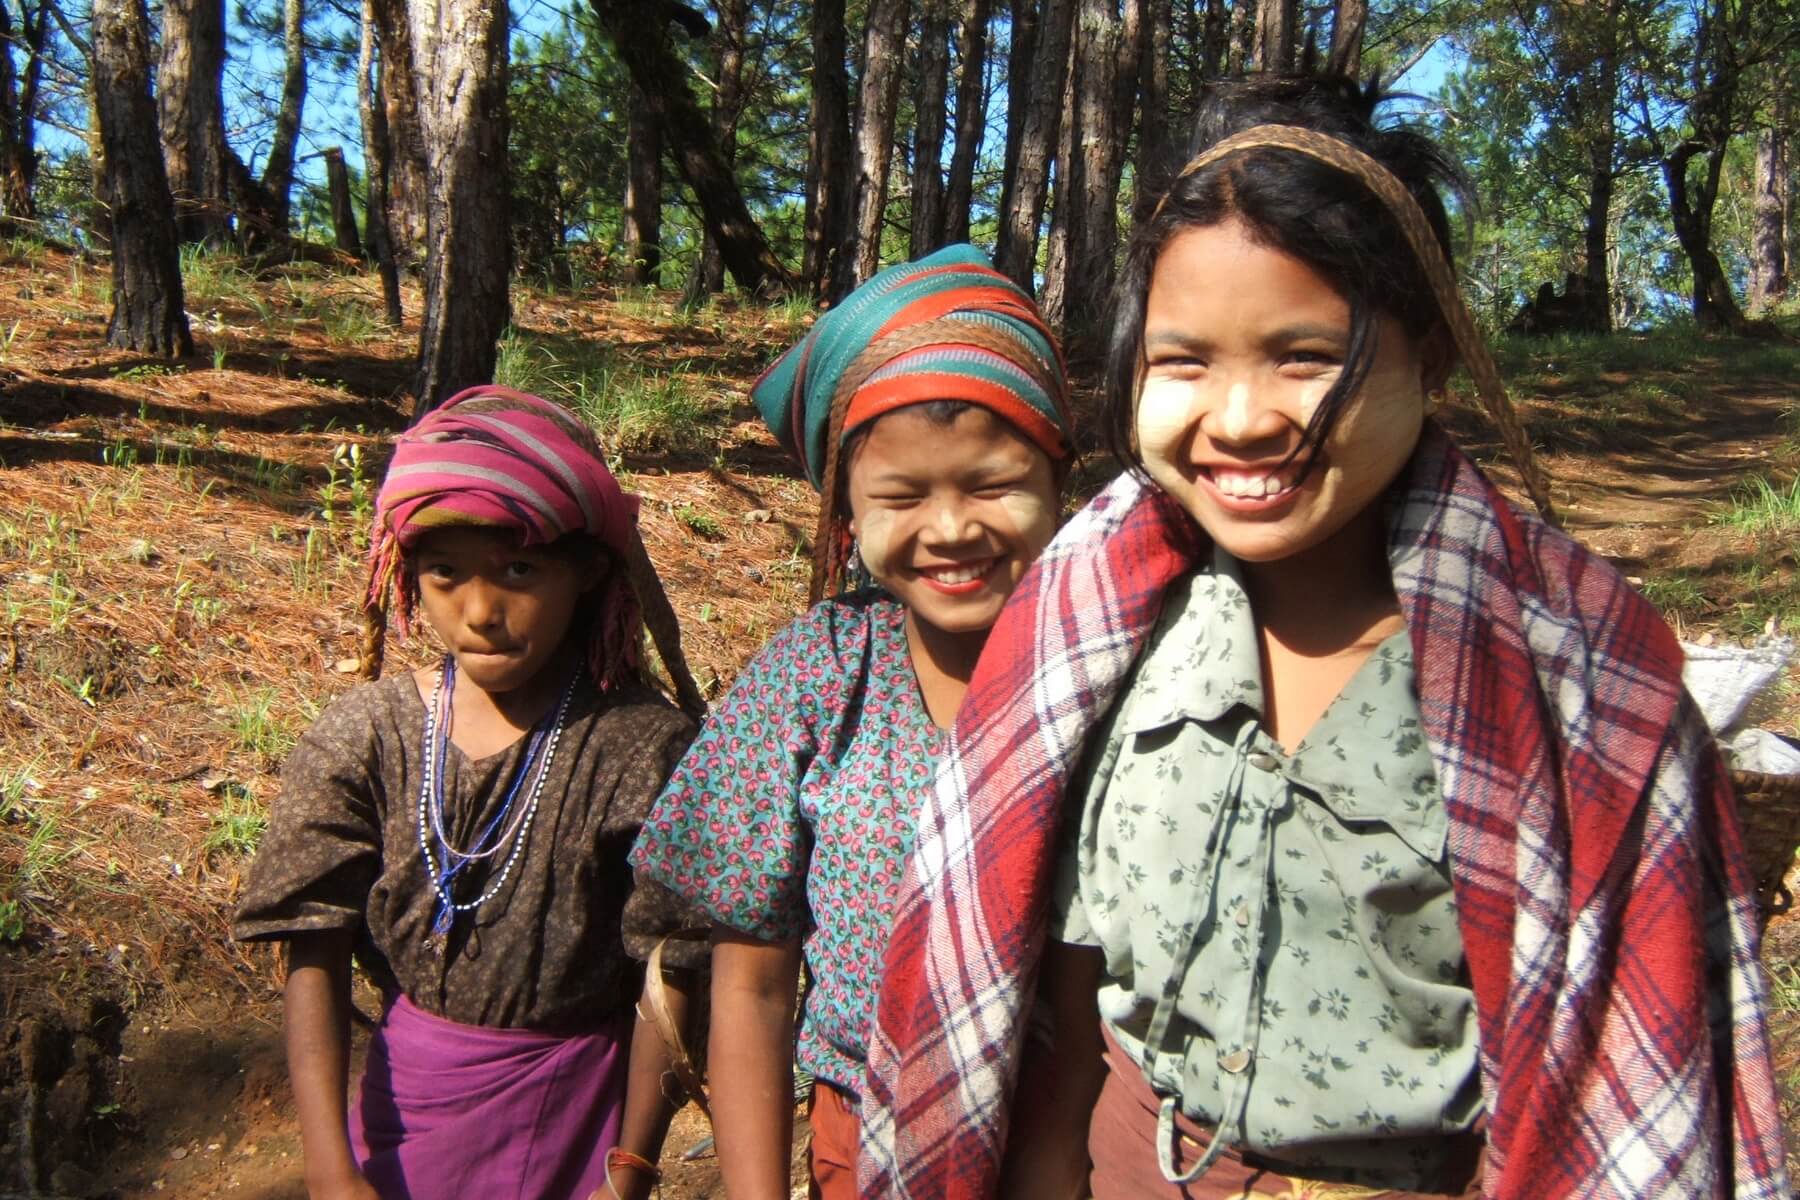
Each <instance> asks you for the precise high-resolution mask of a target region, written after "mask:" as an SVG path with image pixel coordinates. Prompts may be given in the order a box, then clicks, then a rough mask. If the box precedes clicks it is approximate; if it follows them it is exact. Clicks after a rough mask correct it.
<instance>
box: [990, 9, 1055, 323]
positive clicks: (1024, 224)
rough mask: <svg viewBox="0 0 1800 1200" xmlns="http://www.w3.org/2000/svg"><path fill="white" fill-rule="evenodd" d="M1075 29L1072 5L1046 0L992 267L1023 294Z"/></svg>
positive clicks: (1032, 265)
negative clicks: (1030, 84)
mask: <svg viewBox="0 0 1800 1200" xmlns="http://www.w3.org/2000/svg"><path fill="white" fill-rule="evenodd" d="M1074 23H1075V0H1044V10H1043V17H1042V20H1041V22H1040V24H1039V25H1038V30H1037V44H1036V46H1035V47H1034V52H1033V54H1032V64H1031V75H1032V80H1033V83H1032V86H1031V92H1030V96H1029V98H1028V101H1027V105H1026V111H1025V115H1024V118H1023V124H1022V125H1021V127H1020V130H1019V155H1018V161H1017V162H1016V163H1015V164H1014V166H1013V171H1012V175H1013V180H1012V188H1011V191H1010V196H1009V200H1008V202H1007V203H1006V204H1005V205H1004V206H1003V207H1002V209H1001V212H1000V237H999V240H998V243H997V244H996V246H995V248H994V265H995V266H996V267H998V268H999V270H1000V271H1001V273H1002V274H1004V275H1006V276H1007V277H1008V278H1010V279H1012V280H1013V282H1015V283H1017V284H1018V285H1019V286H1020V287H1022V288H1024V289H1025V290H1026V291H1027V292H1030V291H1033V290H1034V289H1033V282H1034V281H1033V279H1032V276H1033V273H1034V272H1035V271H1036V268H1037V244H1038V228H1039V226H1040V224H1041V223H1042V221H1043V216H1044V197H1045V192H1046V189H1047V185H1048V184H1049V180H1050V164H1051V160H1052V158H1053V156H1054V150H1055V147H1056V143H1057V136H1058V134H1059V132H1060V130H1061V126H1062V93H1063V84H1064V82H1065V80H1066V78H1067V75H1068V61H1069V43H1070V41H1071V40H1072V34H1073V31H1074Z"/></svg>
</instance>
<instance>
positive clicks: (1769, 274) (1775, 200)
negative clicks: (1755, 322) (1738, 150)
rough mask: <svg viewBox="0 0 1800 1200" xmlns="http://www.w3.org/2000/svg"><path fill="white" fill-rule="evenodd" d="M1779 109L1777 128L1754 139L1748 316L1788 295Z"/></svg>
mask: <svg viewBox="0 0 1800 1200" xmlns="http://www.w3.org/2000/svg"><path fill="white" fill-rule="evenodd" d="M1782 115H1783V114H1782V106H1780V105H1777V107H1776V119H1777V124H1776V127H1775V128H1773V129H1765V130H1763V131H1762V133H1760V134H1759V135H1757V139H1756V182H1755V193H1754V198H1753V201H1752V204H1753V208H1752V215H1751V218H1750V297H1749V306H1750V311H1751V312H1761V311H1762V310H1764V309H1766V308H1768V307H1769V306H1770V305H1772V304H1775V303H1777V302H1778V301H1780V300H1781V298H1782V297H1783V296H1784V295H1786V294H1787V289H1788V269H1787V264H1788V255H1787V217H1788V207H1789V195H1790V193H1789V187H1790V182H1791V178H1792V175H1791V171H1790V168H1789V166H1788V137H1789V133H1788V131H1787V130H1786V129H1783V128H1781V121H1780V118H1781V116H1782Z"/></svg>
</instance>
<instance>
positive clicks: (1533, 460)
mask: <svg viewBox="0 0 1800 1200" xmlns="http://www.w3.org/2000/svg"><path fill="white" fill-rule="evenodd" d="M1265 149H1269V150H1287V151H1291V152H1293V153H1295V154H1304V155H1306V156H1307V157H1308V158H1312V159H1315V160H1317V161H1319V162H1322V163H1324V164H1325V165H1326V166H1328V167H1332V168H1335V169H1336V170H1338V171H1342V172H1343V173H1344V174H1346V175H1349V176H1351V177H1352V178H1354V179H1356V180H1358V181H1359V182H1360V183H1362V185H1363V186H1364V187H1366V188H1368V189H1369V191H1371V192H1373V193H1374V194H1375V198H1376V199H1377V200H1380V201H1381V203H1382V205H1383V206H1384V207H1386V208H1387V210H1388V212H1389V214H1390V215H1392V216H1393V218H1394V220H1395V221H1396V222H1398V223H1399V225H1400V231H1401V232H1402V233H1403V234H1405V235H1406V240H1407V243H1408V244H1409V245H1410V246H1411V247H1412V251H1413V256H1414V258H1415V259H1416V260H1417V261H1418V263H1419V267H1420V269H1421V270H1423V271H1424V272H1425V279H1426V282H1427V283H1428V284H1429V285H1430V287H1431V292H1432V297H1433V299H1435V300H1436V301H1437V308H1438V312H1439V315H1441V316H1442V317H1443V319H1444V323H1445V324H1446V325H1447V326H1449V328H1450V335H1451V337H1453V338H1454V339H1455V340H1456V348H1457V351H1458V352H1459V353H1460V354H1461V355H1462V359H1463V364H1464V365H1465V366H1466V367H1468V370H1469V377H1470V378H1471V379H1473V380H1474V381H1475V390H1476V391H1477V392H1478V393H1479V394H1480V396H1481V399H1482V402H1483V404H1484V405H1485V406H1486V407H1487V410H1488V415H1489V416H1491V417H1492V418H1493V419H1494V424H1495V425H1496V426H1498V427H1499V430H1500V440H1501V442H1502V443H1503V444H1504V445H1505V446H1506V451H1507V455H1508V457H1510V458H1511V459H1512V460H1513V465H1514V466H1516V467H1518V469H1519V476H1520V478H1521V479H1523V481H1524V483H1525V491H1526V493H1527V494H1528V495H1529V496H1530V497H1531V502H1532V504H1533V505H1535V506H1536V508H1537V510H1538V513H1539V515H1541V516H1542V517H1543V518H1544V520H1545V521H1547V522H1549V523H1550V524H1552V525H1560V524H1561V522H1560V521H1559V520H1558V519H1557V515H1556V510H1555V508H1554V507H1553V506H1552V504H1551V502H1550V485H1549V482H1548V480H1547V479H1546V478H1545V476H1544V472H1543V468H1542V466H1541V464H1539V462H1538V460H1537V456H1536V455H1535V454H1534V453H1533V452H1532V449H1531V439H1530V437H1529V436H1527V435H1526V433H1525V427H1524V425H1523V423H1522V422H1520V420H1519V414H1518V411H1517V410H1516V409H1515V408H1514V407H1513V403H1512V400H1511V398H1510V397H1508V395H1507V393H1506V386H1505V384H1504V383H1503V382H1502V381H1501V379H1500V370H1499V368H1498V367H1497V366H1495V365H1494V358H1493V355H1492V354H1490V353H1489V352H1488V348H1487V342H1486V340H1485V339H1484V338H1483V337H1482V336H1481V332H1480V330H1479V329H1477V328H1476V325H1475V317H1474V314H1472V313H1471V312H1470V311H1469V306H1468V303H1467V301H1465V300H1464V299H1463V295H1462V290H1461V289H1460V288H1459V287H1457V284H1456V276H1455V274H1454V273H1453V272H1452V271H1451V269H1450V263H1449V260H1448V259H1447V258H1445V256H1444V252H1443V248H1442V247H1441V246H1439V245H1438V241H1437V235H1436V234H1435V233H1433V232H1432V229H1431V223H1430V222H1429V221H1428V220H1427V219H1426V217H1425V211H1424V210H1423V209H1422V208H1420V207H1419V202H1418V200H1417V199H1416V198H1415V197H1414V196H1413V194H1412V193H1411V192H1409V191H1407V190H1406V186H1405V185H1404V184H1402V183H1401V182H1400V180H1399V179H1398V178H1396V177H1395V175H1394V173H1393V172H1392V171H1390V170H1388V169H1387V168H1386V167H1384V166H1382V165H1381V163H1379V162H1377V161H1376V160H1375V159H1373V158H1371V157H1370V156H1369V155H1367V154H1365V153H1363V152H1362V151H1361V150H1358V149H1357V148H1356V147H1354V146H1352V145H1349V144H1348V143H1346V142H1343V141H1340V140H1339V139H1337V138H1335V137H1332V136H1331V135H1330V134H1325V133H1320V132H1318V131H1317V130H1312V129H1303V128H1300V127H1299V126H1295V125H1256V126H1252V127H1251V128H1249V129H1246V130H1243V131H1242V132H1240V133H1235V134H1233V135H1231V136H1230V137H1228V138H1225V139H1224V140H1223V141H1220V142H1217V143H1215V144H1214V145H1212V146H1211V147H1209V148H1208V149H1206V150H1204V151H1202V152H1201V153H1200V154H1198V155H1196V156H1195V157H1194V158H1193V159H1192V160H1191V161H1190V162H1189V163H1188V164H1187V165H1186V166H1185V167H1183V168H1182V169H1181V171H1180V173H1179V174H1178V175H1176V176H1175V179H1174V181H1173V182H1172V183H1171V184H1170V186H1169V190H1168V191H1166V192H1164V193H1163V196H1162V198H1161V199H1160V200H1158V201H1157V202H1156V208H1155V209H1154V210H1153V212H1152V213H1151V218H1150V219H1151V220H1152V221H1154V220H1155V219H1156V217H1157V216H1158V215H1160V214H1161V212H1162V210H1163V207H1164V206H1165V205H1167V204H1168V202H1169V197H1170V196H1171V195H1173V194H1174V189H1175V184H1178V183H1180V182H1181V181H1182V180H1184V179H1186V178H1187V177H1188V176H1190V175H1193V174H1194V173H1195V172H1197V171H1200V170H1202V169H1203V168H1205V167H1207V166H1210V165H1211V164H1213V163H1215V162H1217V161H1219V160H1220V159H1222V158H1225V157H1226V156H1228V155H1232V154H1241V153H1243V152H1245V151H1248V150H1265Z"/></svg>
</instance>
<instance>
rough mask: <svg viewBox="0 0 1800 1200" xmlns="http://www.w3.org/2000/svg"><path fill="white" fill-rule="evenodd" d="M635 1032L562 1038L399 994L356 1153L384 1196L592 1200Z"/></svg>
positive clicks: (371, 1067)
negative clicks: (437, 1012) (464, 1016)
mask: <svg viewBox="0 0 1800 1200" xmlns="http://www.w3.org/2000/svg"><path fill="white" fill-rule="evenodd" d="M630 1035H631V1027H630V1025H629V1023H628V1021H627V1019H626V1018H620V1019H618V1020H616V1021H614V1022H613V1023H612V1024H611V1025H609V1026H607V1027H606V1028H604V1029H601V1030H599V1031H598V1032H595V1033H587V1034H577V1035H575V1036H572V1037H559V1036H556V1035H553V1034H546V1033H539V1032H537V1031H535V1030H530V1029H487V1028H483V1027H481V1026H476V1025H462V1024H459V1023H457V1022H455V1021H446V1020H444V1019H443V1018H442V1017H434V1016H432V1015H431V1014H429V1013H426V1012H424V1011H422V1010H420V1009H419V1008H418V1007H417V1006H416V1005H414V1004H413V1003H412V1002H411V1001H409V1000H407V999H406V997H404V996H402V997H401V998H400V999H398V1000H396V1001H395V1002H394V1003H393V1004H391V1005H389V1006H388V1009H387V1011H386V1012H385V1013H383V1014H382V1017H381V1023H380V1024H379V1025H378V1026H376V1029H375V1037H374V1040H373V1041H372V1042H371V1043H370V1044H369V1058H368V1064H367V1065H366V1066H365V1067H364V1069H363V1077H362V1086H361V1088H360V1089H359V1091H358V1095H357V1098H356V1103H355V1104H354V1105H353V1106H352V1107H351V1110H350V1146H351V1149H352V1150H353V1151H354V1152H355V1154H356V1160H357V1163H358V1165H360V1166H361V1168H362V1171H363V1175H364V1176H365V1177H366V1178H367V1179H368V1181H369V1183H370V1184H371V1185H372V1186H373V1187H374V1188H375V1190H376V1191H378V1192H380V1193H381V1195H382V1196H383V1198H384V1200H440V1198H443V1200H451V1198H453V1197H469V1196H480V1197H482V1200H564V1198H565V1197H566V1198H568V1200H586V1198H587V1196H588V1195H589V1194H590V1193H591V1192H592V1191H593V1190H594V1189H595V1188H597V1187H600V1186H601V1185H602V1184H604V1183H605V1182H606V1152H607V1150H609V1149H610V1148H611V1147H613V1146H614V1145H616V1144H617V1143H618V1140H619V1125H620V1122H621V1121H622V1119H623V1116H624V1109H625V1075H626V1067H627V1063H628V1061H629V1059H630Z"/></svg>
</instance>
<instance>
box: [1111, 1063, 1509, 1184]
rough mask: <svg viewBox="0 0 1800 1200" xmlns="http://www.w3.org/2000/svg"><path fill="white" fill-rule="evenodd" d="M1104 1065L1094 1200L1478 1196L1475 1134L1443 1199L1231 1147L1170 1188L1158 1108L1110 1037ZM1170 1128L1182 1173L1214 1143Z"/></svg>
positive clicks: (1191, 1126)
mask: <svg viewBox="0 0 1800 1200" xmlns="http://www.w3.org/2000/svg"><path fill="white" fill-rule="evenodd" d="M1106 1064H1107V1067H1108V1068H1109V1069H1108V1071H1107V1074H1106V1084H1105V1086H1104V1087H1102V1088H1101V1090H1100V1102H1099V1104H1098V1105H1096V1106H1095V1108H1094V1119H1093V1122H1092V1124H1090V1125H1089V1127H1088V1156H1089V1158H1090V1159H1091V1160H1092V1162H1093V1173H1092V1174H1091V1175H1090V1176H1089V1177H1088V1187H1089V1189H1090V1191H1091V1192H1092V1194H1093V1197H1094V1200H1139V1198H1151V1200H1174V1198H1176V1197H1180V1198H1181V1200H1445V1198H1446V1197H1451V1198H1455V1200H1475V1198H1477V1197H1479V1196H1480V1195H1481V1147H1482V1141H1483V1139H1482V1137H1481V1135H1480V1134H1479V1133H1468V1134H1463V1135H1462V1138H1463V1139H1466V1141H1467V1143H1468V1145H1467V1147H1466V1150H1467V1153H1466V1156H1465V1155H1463V1154H1459V1155H1457V1156H1456V1157H1457V1161H1458V1164H1459V1165H1458V1168H1457V1169H1455V1170H1453V1171H1452V1172H1451V1175H1452V1179H1451V1180H1450V1186H1449V1187H1448V1189H1447V1190H1445V1191H1440V1192H1401V1191H1394V1190H1393V1189H1384V1188H1369V1187H1361V1186H1358V1185H1355V1184H1348V1183H1329V1182H1325V1181H1323V1180H1315V1179H1305V1178H1302V1177H1300V1176H1296V1175H1289V1174H1287V1169H1286V1168H1285V1166H1282V1167H1276V1166H1274V1165H1271V1164H1268V1163H1266V1162H1264V1161H1262V1160H1260V1159H1258V1158H1257V1156H1256V1155H1254V1154H1247V1153H1244V1152H1242V1151H1240V1150H1239V1149H1238V1148H1237V1147H1235V1146H1234V1147H1231V1148H1228V1149H1226V1150H1224V1151H1223V1152H1221V1153H1220V1155H1219V1157H1218V1159H1217V1160H1216V1161H1215V1162H1214V1163H1213V1165H1212V1166H1211V1167H1210V1168H1209V1169H1208V1170H1207V1172H1206V1173H1205V1174H1204V1175H1202V1176H1200V1178H1198V1179H1196V1180H1194V1181H1193V1182H1192V1183H1189V1184H1186V1185H1185V1186H1184V1185H1179V1184H1173V1183H1170V1182H1169V1181H1168V1180H1166V1179H1164V1178H1163V1175H1162V1170H1161V1169H1160V1168H1159V1167H1158V1166H1157V1165H1156V1163H1157V1157H1156V1119H1157V1111H1158V1109H1159V1108H1160V1107H1161V1100H1160V1099H1159V1098H1158V1096H1157V1094H1156V1092H1155V1090H1154V1089H1153V1088H1151V1086H1150V1084H1149V1081H1148V1080H1146V1079H1145V1078H1144V1073H1143V1071H1141V1070H1139V1069H1138V1066H1137V1064H1136V1063H1134V1062H1132V1061H1131V1056H1130V1055H1128V1054H1126V1053H1125V1052H1124V1051H1123V1050H1121V1049H1120V1048H1119V1045H1118V1043H1117V1042H1115V1041H1113V1039H1112V1036H1111V1034H1110V1033H1109V1034H1108V1035H1107V1038H1106ZM1175 1128H1176V1132H1177V1133H1178V1135H1179V1137H1178V1144H1177V1145H1176V1148H1175V1162H1176V1166H1178V1167H1180V1168H1182V1169H1183V1170H1185V1169H1187V1168H1188V1167H1190V1166H1192V1165H1193V1164H1194V1162H1195V1161H1197V1160H1198V1159H1199V1158H1200V1156H1201V1155H1202V1154H1204V1153H1205V1152H1206V1147H1207V1146H1208V1145H1209V1144H1210V1143H1211V1140H1212V1139H1211V1137H1210V1136H1209V1135H1208V1133H1207V1132H1206V1131H1205V1130H1204V1129H1202V1128H1201V1127H1200V1126H1198V1125H1196V1124H1195V1123H1194V1122H1193V1121H1190V1120H1188V1118H1186V1117H1185V1116H1182V1115H1180V1114H1179V1113H1177V1114H1176V1117H1175Z"/></svg>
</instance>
